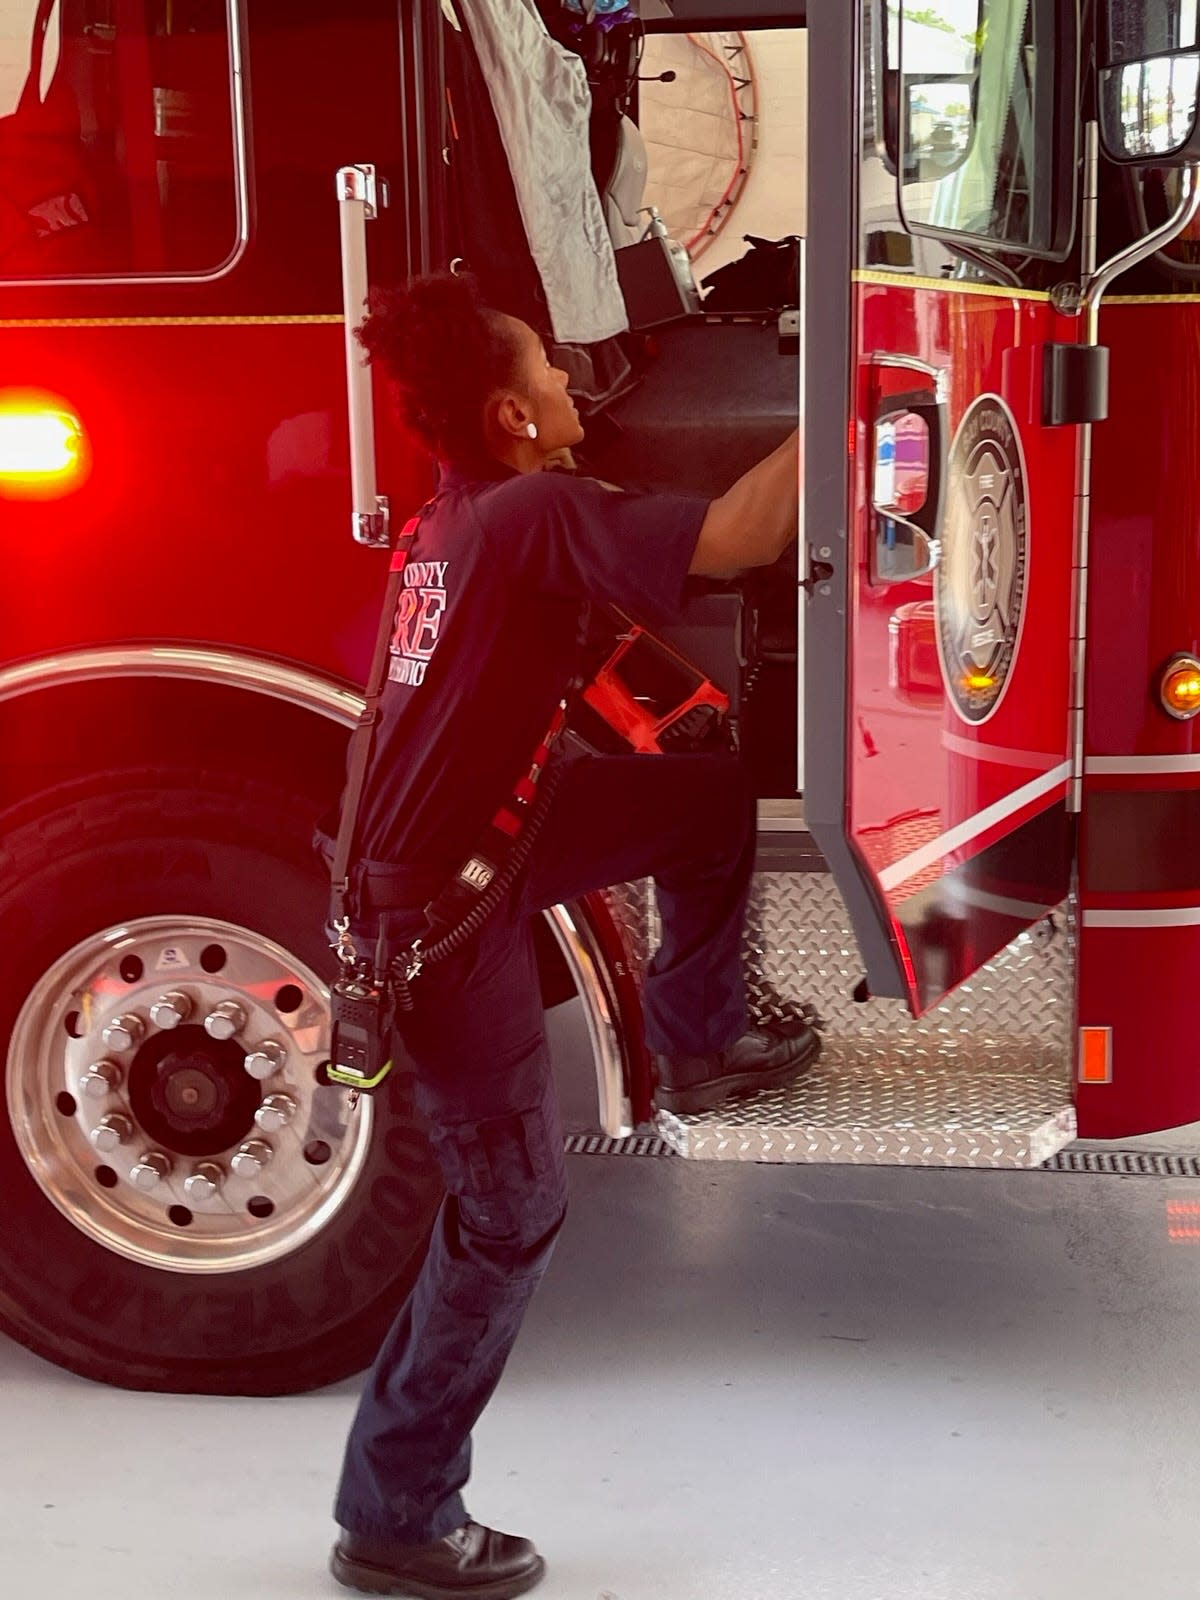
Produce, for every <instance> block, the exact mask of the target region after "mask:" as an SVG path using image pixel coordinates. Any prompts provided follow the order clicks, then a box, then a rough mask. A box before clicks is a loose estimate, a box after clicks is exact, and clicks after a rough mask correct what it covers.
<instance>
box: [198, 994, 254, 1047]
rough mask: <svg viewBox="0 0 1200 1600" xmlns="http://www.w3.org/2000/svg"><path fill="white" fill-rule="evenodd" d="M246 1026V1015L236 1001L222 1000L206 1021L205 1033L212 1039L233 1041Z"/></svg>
mask: <svg viewBox="0 0 1200 1600" xmlns="http://www.w3.org/2000/svg"><path fill="white" fill-rule="evenodd" d="M245 1026H246V1013H245V1011H244V1010H243V1008H242V1007H241V1006H240V1005H238V1003H237V1001H236V1000H222V1001H221V1002H220V1004H219V1005H215V1006H214V1007H213V1008H212V1010H211V1011H210V1012H209V1013H208V1015H207V1016H206V1017H205V1019H204V1031H205V1033H206V1034H208V1036H209V1038H210V1039H232V1038H233V1036H234V1034H235V1033H241V1031H242V1029H243V1028H244V1027H245Z"/></svg>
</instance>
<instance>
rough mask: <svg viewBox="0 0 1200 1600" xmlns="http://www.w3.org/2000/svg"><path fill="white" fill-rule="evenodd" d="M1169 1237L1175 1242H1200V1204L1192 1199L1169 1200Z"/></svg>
mask: <svg viewBox="0 0 1200 1600" xmlns="http://www.w3.org/2000/svg"><path fill="white" fill-rule="evenodd" d="M1167 1238H1168V1239H1170V1240H1171V1242H1172V1243H1173V1244H1200V1205H1196V1204H1195V1203H1194V1202H1193V1201H1190V1200H1168V1201H1167Z"/></svg>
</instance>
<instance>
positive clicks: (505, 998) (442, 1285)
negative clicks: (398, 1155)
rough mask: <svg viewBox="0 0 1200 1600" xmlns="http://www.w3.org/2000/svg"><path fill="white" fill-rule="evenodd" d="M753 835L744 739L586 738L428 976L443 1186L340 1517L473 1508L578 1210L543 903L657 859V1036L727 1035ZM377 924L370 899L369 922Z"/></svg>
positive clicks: (665, 1046) (373, 1391)
mask: <svg viewBox="0 0 1200 1600" xmlns="http://www.w3.org/2000/svg"><path fill="white" fill-rule="evenodd" d="M754 843H755V825H754V803H753V798H752V794H751V791H750V788H749V784H748V782H747V779H746V776H745V773H744V771H743V768H742V766H741V764H740V762H739V761H738V760H737V759H736V758H735V757H732V756H729V755H724V754H721V755H680V756H581V757H574V758H572V759H571V760H570V761H568V762H566V763H565V764H564V771H563V774H562V777H561V780H560V782H559V786H558V788H557V791H556V793H555V795H554V800H553V804H552V807H551V809H550V812H549V815H548V817H547V821H546V825H545V827H544V829H543V831H542V833H541V835H540V836H539V838H538V840H537V842H536V844H535V847H534V850H533V854H532V856H531V858H530V861H529V863H528V864H527V866H526V868H525V872H524V874H523V879H522V880H521V881H520V882H519V883H518V886H517V888H516V889H515V890H514V892H513V894H512V896H511V897H510V901H509V903H508V904H506V905H505V906H503V907H502V908H501V909H500V910H498V911H497V912H496V913H495V914H494V915H493V916H492V918H491V919H490V920H489V921H488V922H487V923H486V924H485V925H484V927H483V929H482V930H481V932H480V933H479V934H478V935H476V936H475V938H473V939H472V940H471V941H470V942H469V943H468V944H467V945H466V946H465V947H464V948H463V949H462V950H460V951H458V952H457V953H456V954H455V955H454V956H452V957H450V958H449V959H448V960H447V961H445V962H444V963H442V964H440V965H437V966H434V967H430V968H428V969H426V970H425V971H424V972H422V973H421V975H420V976H419V978H418V979H417V980H416V982H415V983H414V985H413V999H414V1008H413V1011H412V1013H411V1014H410V1015H409V1016H408V1017H407V1018H406V1019H405V1021H404V1024H403V1038H404V1044H405V1048H406V1051H407V1054H408V1056H409V1057H410V1059H411V1061H412V1063H413V1067H414V1069H415V1073H414V1082H413V1093H414V1096H415V1099H416V1102H417V1104H418V1106H419V1108H420V1110H421V1112H422V1113H423V1115H424V1117H425V1118H426V1120H427V1122H428V1125H429V1129H430V1135H431V1141H432V1145H433V1149H434V1152H435V1154H436V1157H437V1160H438V1162H439V1164H440V1167H441V1170H442V1173H443V1176H444V1179H445V1183H446V1196H445V1200H444V1202H443V1204H442V1207H441V1210H440V1212H439V1214H438V1217H437V1221H436V1224H435V1227H434V1231H433V1236H432V1238H431V1240H430V1244H429V1249H428V1253H427V1255H426V1257H425V1261H424V1264H423V1266H422V1268H421V1271H420V1274H419V1276H418V1278H417V1281H416V1284H415V1285H414V1287H413V1289H412V1291H411V1293H410V1295H409V1297H408V1300H407V1302H406V1304H405V1305H404V1306H403V1308H402V1309H401V1311H400V1313H399V1315H398V1316H397V1318H396V1321H395V1323H394V1325H393V1326H392V1328H391V1330H390V1332H389V1333H388V1335H387V1337H386V1338H385V1340H384V1343H383V1346H382V1348H381V1349H380V1351H379V1354H378V1356H377V1358H376V1360H375V1364H374V1366H373V1367H372V1369H371V1371H370V1373H369V1375H368V1377H367V1380H366V1383H365V1386H364V1388H363V1391H362V1397H361V1400H360V1402H359V1406H358V1411H357V1414H356V1416H355V1419H354V1423H353V1426H352V1428H351V1432H350V1437H349V1441H348V1443H347V1447H346V1455H345V1462H344V1465H343V1470H342V1476H341V1482H340V1485H339V1487H338V1492H337V1500H336V1505H335V1515H336V1517H337V1520H338V1522H339V1523H340V1524H341V1526H342V1527H344V1528H348V1529H351V1530H353V1531H355V1532H358V1533H363V1534H371V1535H375V1536H382V1537H390V1538H393V1539H396V1540H398V1541H400V1542H402V1543H410V1544H421V1543H425V1542H428V1541H432V1540H436V1539H440V1538H442V1537H443V1536H444V1535H446V1534H447V1533H450V1532H452V1531H453V1530H454V1529H455V1528H457V1527H459V1526H461V1524H462V1523H463V1522H464V1521H465V1520H466V1516H467V1513H466V1510H465V1507H464V1504H463V1499H462V1490H463V1487H464V1485H465V1484H466V1481H467V1478H468V1475H469V1472H470V1462H471V1430H472V1428H473V1427H474V1425H475V1423H476V1421H477V1419H478V1417H479V1415H480V1413H481V1411H482V1410H483V1408H484V1406H485V1405H486V1403H487V1401H488V1399H489V1398H490V1396H491V1394H492V1392H493V1390H494V1389H495V1387H496V1384H497V1383H498V1381H499V1379H500V1375H501V1372H502V1371H503V1369H504V1365H505V1362H506V1361H507V1359H508V1355H509V1352H510V1350H511V1349H512V1346H513V1343H514V1341H515V1339H516V1336H517V1332H518V1330H519V1328H520V1325H521V1320H522V1318H523V1316H524V1314H525V1310H526V1307H527V1306H528V1304H529V1301H530V1299H531V1298H532V1296H533V1293H534V1291H535V1289H536V1288H537V1285H538V1283H539V1281H540V1279H541V1277H542V1275H543V1273H544V1272H545V1270H546V1267H547V1265H548V1263H549V1260H550V1255H551V1252H552V1250H553V1247H554V1242H555V1239H556V1237H557V1235H558V1232H559V1229H560V1227H561V1226H562V1222H563V1218H564V1216H565V1213H566V1206H567V1183H566V1173H565V1166H564V1159H563V1138H562V1129H561V1124H560V1121H559V1114H558V1106H557V1099H556V1095H555V1088H554V1083H553V1079H552V1075H551V1070H550V1061H549V1055H548V1052H547V1048H546V1039H545V1033H544V1030H543V1016H542V1006H541V997H540V985H539V979H538V972H537V965H536V960H535V957H534V947H533V940H532V932H531V923H530V919H531V917H532V916H533V915H534V914H535V913H536V912H538V911H540V910H542V909H544V908H545V907H547V906H551V905H555V904H558V903H560V902H562V901H565V900H570V899H572V898H575V897H577V896H578V895H580V894H583V893H586V892H588V891H589V890H593V889H598V888H604V887H607V886H608V885H609V884H613V883H621V882H624V881H627V880H634V879H638V878H643V877H653V879H654V880H655V884H656V891H657V898H658V905H659V911H660V916H661V921H662V942H661V945H660V948H659V950H658V952H657V954H656V955H655V956H654V958H653V960H652V962H651V963H650V966H649V969H648V972H647V975H646V982H645V988H644V993H643V1002H644V1011H645V1025H646V1042H647V1045H648V1047H649V1048H650V1049H651V1050H654V1051H662V1052H665V1053H679V1054H686V1055H704V1054H707V1053H709V1052H714V1051H717V1050H720V1049H723V1048H724V1047H725V1046H726V1045H728V1044H730V1043H731V1042H732V1041H733V1040H734V1039H736V1038H738V1037H740V1035H741V1034H742V1033H743V1032H744V1031H745V1029H746V1026H747V1015H746V1003H745V993H744V988H743V983H742V975H741V941H742V932H743V925H744V920H745V908H746V899H747V895H748V892H749V884H750V878H751V873H752V871H753V862H754ZM437 887H440V885H439V886H437ZM429 892H432V890H429ZM425 897H426V898H427V897H428V896H427V894H426V896H425ZM417 898H418V897H414V901H416V899H417ZM420 903H422V904H423V903H424V900H423V899H421V900H420ZM374 927H375V925H374V924H373V923H372V922H371V920H370V917H369V914H365V915H364V922H363V924H362V927H361V929H360V937H364V938H368V939H373V937H374ZM422 927H423V919H422V918H421V917H420V915H419V913H418V912H416V911H415V910H413V911H404V910H403V909H402V910H401V911H400V912H399V913H398V914H397V913H396V912H395V911H393V912H392V913H391V914H390V918H389V935H390V936H391V937H392V938H394V939H395V940H396V941H397V942H399V941H403V944H404V945H406V944H407V943H408V942H409V941H411V939H412V938H413V937H414V936H415V935H416V934H418V933H419V932H421V931H422Z"/></svg>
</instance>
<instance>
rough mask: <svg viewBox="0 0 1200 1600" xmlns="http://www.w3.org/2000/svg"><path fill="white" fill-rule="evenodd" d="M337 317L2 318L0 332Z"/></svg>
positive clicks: (258, 324)
mask: <svg viewBox="0 0 1200 1600" xmlns="http://www.w3.org/2000/svg"><path fill="white" fill-rule="evenodd" d="M342 320H343V319H342V318H341V317H340V316H298V317H5V318H0V328H275V327H281V328H287V327H293V326H297V325H307V324H312V323H334V322H336V323H341V322H342Z"/></svg>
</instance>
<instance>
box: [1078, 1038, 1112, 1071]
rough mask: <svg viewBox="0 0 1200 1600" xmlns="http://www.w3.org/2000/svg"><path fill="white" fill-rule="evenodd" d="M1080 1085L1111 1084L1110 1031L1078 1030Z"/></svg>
mask: <svg viewBox="0 0 1200 1600" xmlns="http://www.w3.org/2000/svg"><path fill="white" fill-rule="evenodd" d="M1079 1081H1080V1083H1111V1082H1112V1029H1111V1028H1080V1030H1079Z"/></svg>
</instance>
